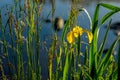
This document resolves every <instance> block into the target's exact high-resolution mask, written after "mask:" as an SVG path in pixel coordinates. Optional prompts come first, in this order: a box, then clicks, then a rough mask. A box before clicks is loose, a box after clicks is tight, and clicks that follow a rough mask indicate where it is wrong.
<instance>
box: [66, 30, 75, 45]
mask: <svg viewBox="0 0 120 80" xmlns="http://www.w3.org/2000/svg"><path fill="white" fill-rule="evenodd" d="M67 41H68V42H69V43H73V42H74V36H73V32H72V31H70V32H68V33H67Z"/></svg>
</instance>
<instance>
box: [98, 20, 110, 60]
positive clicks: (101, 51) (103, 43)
mask: <svg viewBox="0 0 120 80" xmlns="http://www.w3.org/2000/svg"><path fill="white" fill-rule="evenodd" d="M111 22H112V20H110V22H109V25H108V27H107V30H106V32H105V35H104V39H103V41H102V43H101V45H100V48H99V51H98V54H97V55H98V57H97V60H98V61H97V62H99V61H100V57H102V53H103V50H104V46H105V43H106V39H107V34H108V31H109V29H110V25H111Z"/></svg>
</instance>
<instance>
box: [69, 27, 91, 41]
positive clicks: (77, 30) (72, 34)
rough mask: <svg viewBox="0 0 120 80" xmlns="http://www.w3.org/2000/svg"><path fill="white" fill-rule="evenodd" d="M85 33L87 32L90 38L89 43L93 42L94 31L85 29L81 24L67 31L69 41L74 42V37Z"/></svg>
mask: <svg viewBox="0 0 120 80" xmlns="http://www.w3.org/2000/svg"><path fill="white" fill-rule="evenodd" d="M83 33H87V36H88V39H89V43H91V42H92V39H93V34H92V32H90V31H88V30H84V29H82V28H81V27H79V26H76V27H74V28H73V29H72V31H70V32H68V33H67V41H68V42H69V43H73V42H74V38H78V36H81V35H82V34H83Z"/></svg>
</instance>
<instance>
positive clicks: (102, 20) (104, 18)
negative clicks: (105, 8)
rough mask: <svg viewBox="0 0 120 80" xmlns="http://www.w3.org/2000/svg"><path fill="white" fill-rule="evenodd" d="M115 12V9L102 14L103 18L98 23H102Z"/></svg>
mask: <svg viewBox="0 0 120 80" xmlns="http://www.w3.org/2000/svg"><path fill="white" fill-rule="evenodd" d="M115 13H116V11H111V12H109V13H107V14H106V15H105V16H103V18H102V19H101V21H100V23H101V24H104V23H105V21H107V20H108V19H109V18H110V17H111V16H112V15H113V14H115Z"/></svg>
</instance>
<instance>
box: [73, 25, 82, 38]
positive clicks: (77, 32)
mask: <svg viewBox="0 0 120 80" xmlns="http://www.w3.org/2000/svg"><path fill="white" fill-rule="evenodd" d="M72 31H73V35H74V37H76V38H77V37H78V36H79V35H80V36H81V35H82V33H83V31H82V28H81V27H79V26H76V27H74V28H73V30H72Z"/></svg>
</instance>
